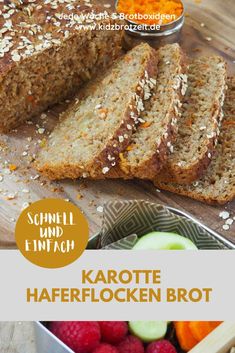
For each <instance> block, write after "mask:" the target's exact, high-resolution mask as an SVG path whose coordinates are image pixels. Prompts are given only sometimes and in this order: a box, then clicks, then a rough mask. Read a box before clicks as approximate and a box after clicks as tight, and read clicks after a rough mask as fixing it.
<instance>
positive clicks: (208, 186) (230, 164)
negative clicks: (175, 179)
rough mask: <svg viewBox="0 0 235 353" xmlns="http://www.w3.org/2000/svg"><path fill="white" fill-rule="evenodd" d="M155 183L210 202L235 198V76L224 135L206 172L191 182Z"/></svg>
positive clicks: (228, 92)
mask: <svg viewBox="0 0 235 353" xmlns="http://www.w3.org/2000/svg"><path fill="white" fill-rule="evenodd" d="M155 184H156V186H157V187H159V188H161V189H165V190H169V191H171V192H174V193H177V194H180V195H185V196H188V197H191V198H193V199H196V200H200V201H203V202H206V203H208V204H216V203H218V204H225V203H226V202H229V201H232V200H233V199H234V198H235V77H234V78H231V79H229V81H228V91H227V94H226V99H225V105H224V120H223V123H222V129H221V135H220V137H219V142H218V145H217V149H216V153H215V155H214V157H213V159H212V162H211V165H210V166H209V168H208V170H207V172H206V174H205V175H204V176H203V177H202V178H201V179H200V180H199V181H196V182H194V183H193V184H191V185H180V184H176V183H164V182H159V181H156V182H155Z"/></svg>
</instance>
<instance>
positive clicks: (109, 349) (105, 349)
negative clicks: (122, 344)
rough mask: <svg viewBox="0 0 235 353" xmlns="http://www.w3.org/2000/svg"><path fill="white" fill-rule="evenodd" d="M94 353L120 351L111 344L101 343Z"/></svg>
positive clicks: (114, 352)
mask: <svg viewBox="0 0 235 353" xmlns="http://www.w3.org/2000/svg"><path fill="white" fill-rule="evenodd" d="M92 353H118V350H117V348H116V347H114V346H111V344H108V343H101V344H100V345H99V346H98V347H97V348H96V349H95V350H94V351H93V352H92Z"/></svg>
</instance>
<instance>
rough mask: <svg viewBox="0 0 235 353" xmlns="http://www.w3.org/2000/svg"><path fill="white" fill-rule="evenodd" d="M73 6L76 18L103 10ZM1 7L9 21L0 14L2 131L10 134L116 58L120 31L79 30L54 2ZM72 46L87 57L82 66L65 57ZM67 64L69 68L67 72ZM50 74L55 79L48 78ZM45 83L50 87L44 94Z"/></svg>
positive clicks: (67, 11) (64, 9) (108, 21)
mask: <svg viewBox="0 0 235 353" xmlns="http://www.w3.org/2000/svg"><path fill="white" fill-rule="evenodd" d="M55 4H56V5H55ZM78 6H79V7H78ZM72 8H73V14H74V15H76V16H81V15H84V14H88V13H90V12H91V11H94V12H95V13H100V12H102V11H104V9H103V8H102V7H100V6H93V7H91V8H90V7H89V6H87V4H83V2H81V1H78V0H76V1H75V2H73V4H72ZM4 9H5V10H4V11H5V12H6V13H7V16H10V17H9V19H5V18H4V14H2V15H1V13H0V38H1V40H2V42H3V43H4V44H3V47H4V49H3V52H2V51H1V48H0V83H1V86H0V105H1V106H2V107H3V110H2V118H1V120H0V131H2V132H8V131H10V130H11V129H12V128H15V127H17V126H18V125H20V124H21V123H23V122H24V121H25V120H27V119H31V118H32V117H34V116H36V115H37V114H40V113H41V112H43V111H44V110H46V109H47V108H48V107H50V106H52V105H54V104H56V103H59V102H60V101H61V100H64V99H67V98H71V97H72V96H73V95H74V94H75V93H76V91H77V89H78V88H79V87H80V86H81V85H82V84H83V83H84V82H86V81H87V80H88V79H89V78H91V77H94V76H95V75H96V74H97V73H98V72H99V71H100V69H102V68H103V67H107V66H108V64H110V63H111V62H112V60H113V59H115V58H116V57H117V56H118V55H120V52H121V40H122V31H101V30H99V29H95V30H93V29H92V28H88V29H86V30H85V29H84V30H81V29H77V26H76V21H74V23H73V21H72V20H71V21H70V20H68V19H66V18H65V15H67V16H69V15H70V14H71V9H69V8H68V7H67V4H66V3H63V4H62V3H60V2H59V1H58V0H55V1H53V4H52V2H48V3H47V4H45V2H44V1H41V0H38V1H36V2H32V3H30V2H29V3H28V1H24V2H23V3H20V2H19V4H18V3H17V2H16V5H14V4H13V3H11V4H10V5H9V6H8V5H5V7H4ZM12 11H13V13H12ZM59 15H61V17H59V18H58V16H59ZM7 21H8V22H7ZM94 23H96V24H101V25H108V24H110V25H112V24H121V23H122V22H121V21H120V20H114V19H111V18H107V19H106V18H105V19H101V20H97V21H96V22H94ZM55 24H56V25H55ZM7 26H8V27H9V26H10V29H9V28H8V27H7ZM11 33H13V34H14V35H13V34H12V35H11ZM8 38H11V39H10V40H9V39H8ZM22 38H23V39H22ZM89 41H90V42H91V43H92V45H93V47H92V46H90V48H89V51H88V43H89ZM101 42H102V45H101ZM75 46H76V48H77V49H76V53H77V55H78V53H79V56H80V57H82V55H83V56H84V55H87V60H86V61H85V60H84V61H83V62H82V61H81V62H80V61H79V60H78V59H76V58H75V56H74V55H73V56H72V54H71V55H70V56H69V53H68V48H69V47H71V48H72V47H74V48H75ZM66 53H67V54H68V55H67V56H66ZM71 53H72V52H71ZM88 59H89V60H88ZM75 62H76V64H75ZM78 62H79V65H78V64H77V63H78ZM56 63H58V65H57V64H56ZM46 65H47V66H48V69H47V67H46ZM70 65H71V66H72V67H71V69H70V71H69V72H67V71H68V68H69V67H70ZM56 67H59V70H58V69H56ZM62 71H64V73H63V75H62ZM66 72H67V74H66ZM59 73H60V74H59ZM48 75H49V78H48V81H47V83H48V84H46V80H47V76H48ZM53 75H54V76H57V77H56V78H53V79H52V77H53ZM53 82H54V89H53ZM49 85H50V87H52V88H51V89H50V90H49V89H48V90H47V87H48V86H49ZM41 86H43V87H44V88H43V87H41ZM15 87H16V88H15ZM53 92H54V94H53Z"/></svg>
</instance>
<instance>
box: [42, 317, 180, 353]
mask: <svg viewBox="0 0 235 353" xmlns="http://www.w3.org/2000/svg"><path fill="white" fill-rule="evenodd" d="M49 328H50V330H51V332H52V333H53V334H54V335H55V336H57V337H58V338H59V339H60V340H61V341H62V342H64V343H65V344H66V345H67V346H68V347H70V348H71V349H72V350H73V351H74V352H75V353H177V352H176V349H175V347H174V346H173V345H172V344H171V343H170V342H169V341H167V340H161V341H156V342H152V343H150V344H149V345H147V346H146V347H145V346H144V344H143V342H142V341H141V340H140V339H139V338H137V337H135V336H133V335H130V334H129V332H128V325H127V323H126V322H125V321H100V322H97V321H56V322H52V323H51V324H50V327H49Z"/></svg>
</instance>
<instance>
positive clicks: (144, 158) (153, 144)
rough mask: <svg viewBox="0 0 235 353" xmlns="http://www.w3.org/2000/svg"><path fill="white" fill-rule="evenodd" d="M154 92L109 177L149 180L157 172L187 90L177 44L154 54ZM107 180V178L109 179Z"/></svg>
mask: <svg viewBox="0 0 235 353" xmlns="http://www.w3.org/2000/svg"><path fill="white" fill-rule="evenodd" d="M157 56H158V59H159V62H158V74H157V77H156V81H157V84H156V88H155V90H154V93H153V95H152V97H151V99H150V100H149V101H148V102H147V103H146V104H145V110H144V111H143V112H142V113H141V124H140V125H139V127H138V129H137V131H136V132H135V133H134V134H133V137H132V140H131V144H130V145H129V146H128V148H127V151H125V152H124V153H123V154H121V155H120V162H119V169H120V170H118V169H117V168H116V170H115V171H112V170H111V173H110V174H112V177H123V178H133V177H138V178H143V179H151V178H153V177H155V176H156V175H157V174H158V173H159V172H160V170H161V168H162V166H163V163H164V162H165V160H166V158H167V155H168V150H171V149H172V142H173V141H174V139H175V136H176V134H177V125H178V119H179V118H180V107H181V99H182V97H183V95H184V94H185V92H186V88H187V75H186V74H185V72H186V65H185V56H184V54H183V52H182V50H181V48H180V46H179V45H178V44H171V45H166V46H164V47H162V48H160V49H159V50H158V53H157ZM109 176H111V175H109Z"/></svg>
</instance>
